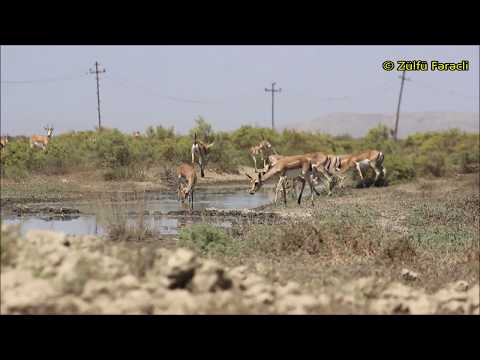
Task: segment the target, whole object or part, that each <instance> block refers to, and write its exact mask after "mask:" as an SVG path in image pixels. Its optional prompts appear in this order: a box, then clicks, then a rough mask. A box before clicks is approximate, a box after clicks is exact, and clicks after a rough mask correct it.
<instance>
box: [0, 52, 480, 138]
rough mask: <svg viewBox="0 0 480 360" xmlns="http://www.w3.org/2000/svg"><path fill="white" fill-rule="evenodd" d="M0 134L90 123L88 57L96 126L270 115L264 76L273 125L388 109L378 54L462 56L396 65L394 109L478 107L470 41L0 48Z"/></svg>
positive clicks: (475, 58)
mask: <svg viewBox="0 0 480 360" xmlns="http://www.w3.org/2000/svg"><path fill="white" fill-rule="evenodd" d="M0 59H1V116H2V123H1V131H2V134H7V133H8V134H9V135H18V134H35V133H43V126H44V125H45V124H46V123H51V124H54V126H55V132H56V133H59V132H64V131H68V130H85V129H93V128H94V127H95V126H96V125H97V95H96V82H95V77H94V75H90V74H87V73H88V70H89V69H90V68H92V67H93V64H94V62H95V61H99V62H100V64H101V65H102V66H103V67H105V68H106V70H107V72H106V73H105V74H102V75H101V81H100V95H101V109H102V125H104V126H107V127H115V128H119V129H121V130H122V131H129V132H131V131H134V130H139V131H144V130H145V128H146V127H147V126H149V125H164V126H174V127H175V129H176V130H177V131H178V132H185V131H186V130H187V129H189V128H190V127H191V126H192V125H193V122H194V119H195V118H196V117H197V116H199V115H201V116H203V117H204V118H206V119H207V120H208V121H210V122H211V123H212V124H213V125H214V128H215V129H217V130H220V129H222V130H229V129H234V128H237V127H239V126H240V125H242V124H251V125H255V124H256V125H258V126H266V127H269V126H270V125H271V95H270V93H268V94H267V93H266V92H265V90H264V89H265V87H269V86H270V84H271V83H272V82H273V81H275V82H277V87H281V88H282V92H281V93H280V94H278V95H277V96H276V97H275V115H276V116H275V119H276V125H278V126H279V127H281V126H284V125H287V124H291V123H297V122H303V121H309V120H312V119H314V118H316V117H318V116H319V115H322V114H324V113H331V112H361V113H394V112H395V110H396V106H397V101H398V92H399V87H400V79H399V78H398V77H399V75H400V73H398V72H397V71H391V72H386V71H384V70H383V69H382V62H383V61H384V60H387V59H389V60H393V61H397V60H403V59H405V60H416V59H418V60H426V61H428V62H430V61H431V60H439V61H449V62H459V61H461V60H469V61H470V70H469V71H467V72H431V71H428V72H408V73H407V77H409V78H411V79H412V81H408V82H405V89H404V94H403V100H402V111H404V112H422V111H460V112H478V108H479V99H478V97H479V70H478V69H479V48H478V47H474V46H2V47H1V57H0Z"/></svg>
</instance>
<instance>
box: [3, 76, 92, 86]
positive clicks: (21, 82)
mask: <svg viewBox="0 0 480 360" xmlns="http://www.w3.org/2000/svg"><path fill="white" fill-rule="evenodd" d="M83 78H85V75H74V76H66V77H58V78H46V79H37V80H7V81H1V83H2V84H40V83H52V82H61V81H70V80H78V79H83Z"/></svg>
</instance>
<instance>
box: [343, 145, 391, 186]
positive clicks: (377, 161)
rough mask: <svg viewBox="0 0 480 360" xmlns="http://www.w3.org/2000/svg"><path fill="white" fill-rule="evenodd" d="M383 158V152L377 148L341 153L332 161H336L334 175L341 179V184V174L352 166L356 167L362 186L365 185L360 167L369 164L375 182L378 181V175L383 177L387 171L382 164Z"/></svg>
mask: <svg viewBox="0 0 480 360" xmlns="http://www.w3.org/2000/svg"><path fill="white" fill-rule="evenodd" d="M384 159H385V155H384V154H383V152H381V151H378V150H366V151H364V152H362V153H360V154H353V155H343V156H339V157H337V158H336V159H335V160H334V162H335V163H336V166H335V171H336V172H337V174H336V175H337V176H338V177H340V179H341V182H340V184H341V185H343V181H344V180H345V176H343V174H345V173H346V172H347V171H348V170H350V169H351V168H353V167H355V168H356V169H357V171H358V174H359V175H360V179H362V184H363V186H365V177H364V176H363V174H362V170H361V167H364V166H370V167H371V168H372V169H373V171H375V180H374V182H375V183H376V182H377V181H378V178H379V177H380V175H382V176H383V177H384V178H385V176H386V174H387V171H386V169H385V167H384V166H383V161H384Z"/></svg>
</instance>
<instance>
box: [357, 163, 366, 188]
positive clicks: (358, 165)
mask: <svg viewBox="0 0 480 360" xmlns="http://www.w3.org/2000/svg"><path fill="white" fill-rule="evenodd" d="M355 166H356V168H357V170H358V174H359V175H360V179H362V186H363V187H365V179H364V178H363V174H362V170H361V169H360V163H359V162H355Z"/></svg>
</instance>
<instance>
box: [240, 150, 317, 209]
mask: <svg viewBox="0 0 480 360" xmlns="http://www.w3.org/2000/svg"><path fill="white" fill-rule="evenodd" d="M311 174H312V164H311V160H310V158H309V157H308V156H306V155H296V156H285V157H284V158H281V159H280V160H278V161H277V163H276V164H275V165H273V166H272V167H271V168H270V169H269V170H268V171H267V172H266V173H264V175H263V177H262V173H261V172H259V173H258V178H256V179H255V178H253V177H252V176H250V175H248V174H245V175H246V176H247V177H248V178H249V179H250V190H249V193H250V194H251V195H253V194H255V193H256V192H257V191H258V190H260V188H261V187H262V185H263V184H264V183H266V182H267V181H270V180H271V179H275V178H279V181H278V184H277V188H279V187H280V186H281V187H282V190H283V201H284V204H285V205H287V196H286V188H285V180H286V179H287V177H290V178H297V177H298V178H299V179H300V181H301V182H302V188H301V190H300V195H299V196H298V200H297V202H298V204H299V205H300V203H301V201H302V194H303V190H304V188H305V182H308V184H309V185H310V191H311V193H312V205H313V193H315V194H317V195H320V194H319V193H318V191H317V190H316V189H315V187H314V186H313V183H312V176H311ZM299 175H300V176H299ZM276 201H277V199H275V202H276Z"/></svg>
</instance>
